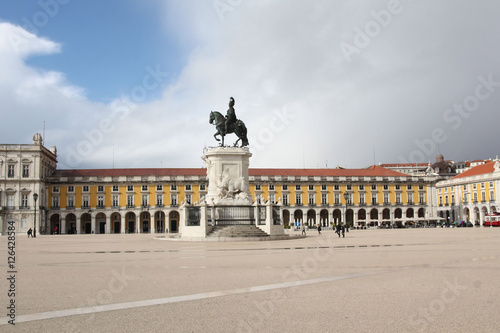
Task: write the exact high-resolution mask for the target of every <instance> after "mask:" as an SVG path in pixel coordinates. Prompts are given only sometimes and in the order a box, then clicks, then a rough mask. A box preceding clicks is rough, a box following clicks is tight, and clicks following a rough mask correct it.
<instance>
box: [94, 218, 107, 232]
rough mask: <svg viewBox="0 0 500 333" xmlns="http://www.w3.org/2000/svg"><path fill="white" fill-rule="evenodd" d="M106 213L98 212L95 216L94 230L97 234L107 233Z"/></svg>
mask: <svg viewBox="0 0 500 333" xmlns="http://www.w3.org/2000/svg"><path fill="white" fill-rule="evenodd" d="M106 220H107V219H106V214H104V213H97V215H96V216H95V227H94V232H95V233H96V234H105V233H106Z"/></svg>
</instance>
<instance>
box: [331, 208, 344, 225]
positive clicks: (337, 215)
mask: <svg viewBox="0 0 500 333" xmlns="http://www.w3.org/2000/svg"><path fill="white" fill-rule="evenodd" d="M332 217H333V223H334V224H337V223H343V222H344V218H343V217H342V211H341V210H340V209H335V210H334V211H333V214H332Z"/></svg>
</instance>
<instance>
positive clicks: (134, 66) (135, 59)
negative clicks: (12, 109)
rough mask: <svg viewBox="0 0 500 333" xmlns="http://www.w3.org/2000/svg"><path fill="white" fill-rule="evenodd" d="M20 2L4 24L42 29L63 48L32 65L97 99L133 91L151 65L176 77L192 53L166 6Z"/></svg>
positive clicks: (5, 13)
mask: <svg viewBox="0 0 500 333" xmlns="http://www.w3.org/2000/svg"><path fill="white" fill-rule="evenodd" d="M10 2H11V3H13V2H12V1H10ZM18 3H19V2H16V5H15V6H14V5H11V6H7V7H6V8H5V9H4V10H2V15H1V17H2V19H3V20H5V21H8V22H10V23H13V24H17V25H20V26H24V27H27V28H28V29H37V31H38V33H37V35H38V36H41V37H46V38H48V39H50V40H53V41H56V42H59V43H61V45H62V51H61V53H59V54H55V55H52V56H50V57H45V56H33V57H31V58H30V59H28V61H27V64H29V65H31V66H34V67H37V68H43V69H45V70H54V71H59V72H62V73H65V75H66V77H67V79H68V81H70V82H71V83H72V84H75V85H77V86H80V87H83V88H84V89H85V91H86V96H87V97H88V98H90V99H92V100H95V101H102V102H107V101H109V100H111V99H113V98H115V97H116V96H117V95H120V94H124V93H127V92H128V91H129V90H130V87H133V86H134V85H136V84H137V79H136V78H141V77H142V76H143V75H144V69H145V67H146V66H150V65H151V64H159V65H160V67H161V68H162V70H164V71H167V72H169V73H172V78H174V77H175V76H176V75H178V73H179V71H180V69H182V66H183V65H185V63H186V59H187V56H188V55H189V54H188V52H187V50H183V49H182V48H181V47H180V46H181V45H180V44H181V43H179V41H178V40H177V38H178V36H176V35H174V34H169V32H168V31H166V30H165V28H164V27H165V26H164V24H163V23H162V19H164V16H162V10H164V8H162V7H164V6H161V5H160V2H139V1H130V0H109V1H98V0H89V1H80V0H72V1H70V2H68V3H67V4H59V3H58V2H57V1H44V2H42V3H45V4H47V5H46V6H40V4H39V3H38V1H27V2H21V3H20V4H18ZM62 3H64V2H62ZM55 4H57V6H56V5H55ZM40 13H46V14H49V15H41V14H40ZM50 14H55V15H53V16H52V15H50ZM44 18H48V19H47V20H44ZM27 22H29V23H27ZM45 22H46V24H45ZM152 97H156V96H150V98H152Z"/></svg>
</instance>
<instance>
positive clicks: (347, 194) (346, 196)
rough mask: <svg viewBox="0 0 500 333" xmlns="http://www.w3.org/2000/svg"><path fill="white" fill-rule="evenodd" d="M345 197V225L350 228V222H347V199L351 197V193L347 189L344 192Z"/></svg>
mask: <svg viewBox="0 0 500 333" xmlns="http://www.w3.org/2000/svg"><path fill="white" fill-rule="evenodd" d="M344 199H345V226H346V228H347V229H348V230H349V224H348V223H347V200H348V199H349V193H347V191H345V192H344Z"/></svg>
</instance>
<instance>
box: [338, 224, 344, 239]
mask: <svg viewBox="0 0 500 333" xmlns="http://www.w3.org/2000/svg"><path fill="white" fill-rule="evenodd" d="M339 237H340V235H339ZM342 238H345V226H344V225H342Z"/></svg>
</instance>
